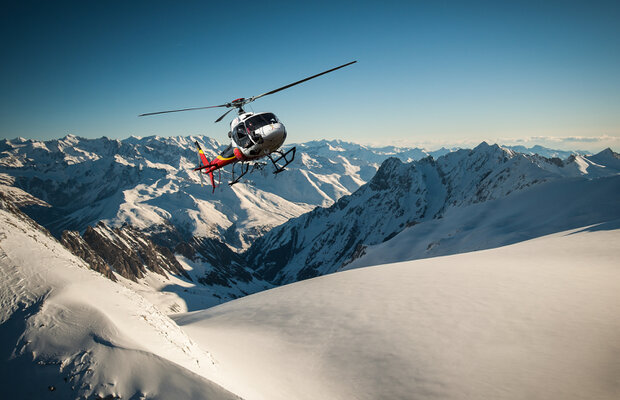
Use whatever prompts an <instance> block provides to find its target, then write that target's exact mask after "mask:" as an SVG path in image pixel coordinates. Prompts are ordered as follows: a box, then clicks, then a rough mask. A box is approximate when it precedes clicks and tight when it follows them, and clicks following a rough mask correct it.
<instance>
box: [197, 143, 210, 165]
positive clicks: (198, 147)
mask: <svg viewBox="0 0 620 400" xmlns="http://www.w3.org/2000/svg"><path fill="white" fill-rule="evenodd" d="M195 143H196V148H197V149H198V155H199V156H200V161H201V162H202V165H203V166H204V167H206V166H208V165H209V160H207V156H205V153H204V152H203V151H202V148H201V147H200V145H199V144H198V141H196V142H195Z"/></svg>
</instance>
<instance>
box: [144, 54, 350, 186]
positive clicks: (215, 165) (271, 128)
mask: <svg viewBox="0 0 620 400" xmlns="http://www.w3.org/2000/svg"><path fill="white" fill-rule="evenodd" d="M356 62H357V61H351V62H349V63H346V64H343V65H340V66H338V67H335V68H332V69H329V70H327V71H323V72H321V73H318V74H316V75H312V76H310V77H307V78H304V79H302V80H299V81H297V82H293V83H290V84H288V85H286V86H282V87H280V88H277V89H274V90H271V91H269V92H266V93H263V94H259V95H258V96H253V97H248V98H244V97H241V98H238V99H235V100H232V101H231V102H229V103H225V104H220V105H216V106H207V107H193V108H183V109H179V110H167V111H157V112H151V113H145V114H140V115H139V117H144V116H148V115H157V114H167V113H173V112H180V111H194V110H204V109H209V108H218V107H225V108H230V110H228V111H226V112H225V113H224V114H223V115H221V116H220V117H219V118H218V119H216V120H215V122H216V123H217V122H220V121H221V120H223V119H224V117H226V115H228V113H229V112H231V111H232V110H234V109H236V110H237V114H238V115H237V117H235V118H234V119H233V120H232V121H231V122H230V131H228V137H229V138H230V144H229V145H228V147H226V149H224V151H222V152H221V153H220V154H219V155H218V156H217V157H216V158H214V159H213V160H211V161H209V160H208V159H207V157H206V156H205V154H204V152H203V150H202V148H201V147H200V144H199V143H198V141H196V142H195V144H196V148H197V150H198V157H199V165H198V166H197V167H196V168H193V170H194V171H197V172H198V173H199V174H200V179H201V181H202V178H203V175H202V174H207V175H209V178H210V179H211V186H212V187H213V191H214V192H215V188H216V187H217V186H216V184H215V178H214V176H213V173H214V172H215V171H217V170H220V176H219V178H220V179H219V183H221V168H223V167H225V166H226V165H229V164H232V179H231V181H230V182H228V184H229V185H231V186H232V185H234V184H235V183H238V182H239V181H240V180H241V178H243V177H244V176H245V175H246V174H247V173H248V172H250V163H253V169H252V171H254V170H255V169H257V168H259V169H260V168H262V167H264V165H265V164H259V163H257V160H259V159H261V158H263V157H267V158H269V160H271V163H272V164H273V167H274V172H273V173H274V174H279V173H280V172H282V171H284V170H285V168H286V166H288V165H289V164H290V163H291V162H293V160H294V159H295V151H296V148H295V147H292V148H291V149H289V150H288V151H286V152H283V151H281V150H280V148H281V147H282V145H283V144H284V141H285V140H286V128H285V127H284V124H282V122H281V121H280V120H279V119H278V117H276V115H275V114H274V113H271V112H259V113H254V112H247V111H245V110H244V106H245V105H246V104H249V103H251V102H253V101H254V100H257V99H259V98H261V97H264V96H268V95H270V94H274V93H277V92H279V91H281V90H284V89H288V88H290V87H293V86H295V85H299V84H300V83H303V82H306V81H309V80H310V79H314V78H317V77H319V76H321V75H325V74H327V73H330V72H333V71H336V70H338V69H340V68H344V67H346V66H349V65H351V64H355V63H356ZM236 163H241V166H240V169H241V171H240V172H239V173H238V174H237V175H236V176H235V164H236Z"/></svg>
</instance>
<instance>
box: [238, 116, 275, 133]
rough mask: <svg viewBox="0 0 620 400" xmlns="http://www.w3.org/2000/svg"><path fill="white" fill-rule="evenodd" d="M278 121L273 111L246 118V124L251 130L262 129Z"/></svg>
mask: <svg viewBox="0 0 620 400" xmlns="http://www.w3.org/2000/svg"><path fill="white" fill-rule="evenodd" d="M276 123H278V119H277V118H276V116H275V115H273V114H272V113H265V114H258V115H253V116H251V117H250V118H248V119H246V120H245V126H247V127H248V129H249V130H250V131H251V132H254V131H255V130H257V129H260V128H262V127H263V126H265V125H269V124H276Z"/></svg>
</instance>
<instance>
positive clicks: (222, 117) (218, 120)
mask: <svg viewBox="0 0 620 400" xmlns="http://www.w3.org/2000/svg"><path fill="white" fill-rule="evenodd" d="M232 110H233V109H232V108H231V109H230V110H228V111H226V112H225V113H224V114H223V115H222V116H221V117H219V118H218V119H216V120H215V122H220V121H221V120H223V119H224V117H225V116H226V115H227V114H228V113H229V112H231V111H232Z"/></svg>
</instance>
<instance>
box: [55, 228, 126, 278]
mask: <svg viewBox="0 0 620 400" xmlns="http://www.w3.org/2000/svg"><path fill="white" fill-rule="evenodd" d="M60 243H62V244H63V245H64V246H65V247H66V248H68V249H69V250H71V252H72V253H73V254H75V255H76V256H78V257H80V258H81V259H82V260H84V261H86V263H87V264H88V265H90V268H91V269H92V270H94V271H97V272H99V273H100V274H102V275H104V276H105V277H106V278H108V279H111V280H112V281H114V282H116V277H115V276H114V273H113V272H112V269H110V267H109V266H108V264H107V263H106V262H105V261H104V260H103V258H101V257H100V256H99V255H98V254H97V253H95V252H94V251H93V249H92V248H91V247H90V246H89V245H88V243H86V241H84V239H82V237H81V236H80V234H79V232H76V231H64V232H63V233H62V237H61V239H60Z"/></svg>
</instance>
